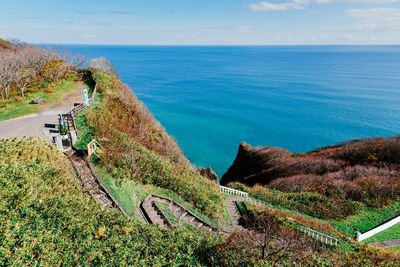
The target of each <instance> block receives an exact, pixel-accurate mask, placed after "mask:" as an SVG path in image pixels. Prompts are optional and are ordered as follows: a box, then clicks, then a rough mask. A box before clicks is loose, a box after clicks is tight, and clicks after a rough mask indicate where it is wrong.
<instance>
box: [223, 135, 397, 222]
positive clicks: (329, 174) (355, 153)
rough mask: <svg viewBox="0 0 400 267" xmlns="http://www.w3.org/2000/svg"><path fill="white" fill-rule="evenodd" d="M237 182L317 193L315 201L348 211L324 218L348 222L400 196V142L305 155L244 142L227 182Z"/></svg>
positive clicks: (348, 145)
mask: <svg viewBox="0 0 400 267" xmlns="http://www.w3.org/2000/svg"><path fill="white" fill-rule="evenodd" d="M231 182H240V183H242V184H244V185H248V186H253V185H255V184H258V187H257V188H258V189H260V190H263V189H261V188H262V187H264V188H266V189H270V190H278V191H279V192H283V193H284V194H286V193H290V194H292V193H299V194H302V193H306V192H313V193H315V195H314V196H313V198H314V200H315V201H317V199H320V201H322V202H324V203H325V202H326V203H328V201H330V202H331V203H336V206H337V207H339V206H342V209H341V210H334V207H331V208H332V209H331V212H330V213H329V214H327V213H325V212H324V213H325V214H324V215H323V216H322V217H324V216H325V217H331V218H334V217H346V216H348V215H350V214H354V213H356V212H357V207H356V206H357V205H358V203H363V204H365V205H367V206H371V207H383V206H386V205H387V204H388V203H391V201H395V200H397V198H398V197H400V186H399V184H400V137H398V136H397V137H393V138H386V139H385V138H370V139H363V140H352V141H348V142H344V143H341V144H338V145H332V146H328V147H323V148H317V149H315V150H313V151H311V152H308V153H302V154H290V153H289V152H288V151H285V150H282V149H279V148H271V147H264V148H252V147H251V146H250V145H247V144H245V143H242V144H241V145H240V147H239V152H238V155H237V157H236V159H235V161H234V162H233V164H232V166H231V167H230V168H229V170H228V172H227V173H226V174H224V176H223V177H222V179H221V183H222V184H228V183H231ZM260 186H262V187H260ZM269 192H271V191H269ZM299 196H300V195H299ZM286 197H289V195H288V196H286ZM293 197H294V195H292V196H291V198H293ZM303 197H304V196H303ZM307 197H311V196H307ZM282 201H283V200H282ZM315 201H314V204H315ZM351 201H354V202H351ZM300 202H301V201H300ZM300 202H298V203H300ZM322 202H321V203H322ZM345 202H346V203H347V204H345ZM349 203H352V204H351V208H350V206H348V204H349ZM310 204H312V201H311V202H310ZM346 207H347V208H346ZM333 210H334V212H333ZM310 212H312V211H310Z"/></svg>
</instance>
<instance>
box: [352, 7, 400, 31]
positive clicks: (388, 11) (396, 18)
mask: <svg viewBox="0 0 400 267" xmlns="http://www.w3.org/2000/svg"><path fill="white" fill-rule="evenodd" d="M346 15H347V16H349V17H353V18H357V19H359V22H358V23H357V24H354V25H353V27H354V29H358V30H360V31H371V30H399V29H400V9H398V8H370V9H349V10H346Z"/></svg>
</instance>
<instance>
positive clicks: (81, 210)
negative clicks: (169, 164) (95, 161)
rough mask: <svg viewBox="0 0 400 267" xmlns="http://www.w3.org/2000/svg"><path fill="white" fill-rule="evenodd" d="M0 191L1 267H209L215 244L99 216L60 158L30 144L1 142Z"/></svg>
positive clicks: (184, 232)
mask: <svg viewBox="0 0 400 267" xmlns="http://www.w3.org/2000/svg"><path fill="white" fill-rule="evenodd" d="M0 184H1V187H0V265H75V266H76V265H86V266H87V265H152V266H154V265H157V266H161V265H164V266H165V265H169V264H171V263H174V264H176V265H197V264H209V263H210V260H211V259H207V258H206V257H208V256H212V255H215V252H213V251H215V250H216V249H215V246H216V245H217V244H218V242H219V241H218V239H217V238H214V237H211V236H209V235H207V234H204V233H202V232H199V231H191V230H189V229H185V228H179V229H177V230H175V231H163V230H160V229H159V228H158V227H155V226H151V225H145V224H139V223H137V222H135V221H133V220H131V219H128V218H125V217H124V216H123V215H121V214H120V213H118V212H116V211H115V212H114V211H108V210H104V211H102V210H101V209H100V207H99V206H98V205H97V204H96V203H95V202H94V201H93V200H92V199H91V198H90V197H89V196H87V195H85V194H82V192H81V190H80V185H79V181H78V179H77V178H76V176H75V173H74V171H73V168H72V167H71V165H70V163H69V161H68V160H67V158H66V157H65V156H64V155H63V154H61V153H60V152H59V151H58V150H57V149H56V148H55V147H54V146H53V145H51V144H48V143H46V142H44V141H41V140H39V139H36V138H23V139H19V138H14V139H8V140H1V141H0ZM210 252H211V253H210ZM217 258H218V257H217V256H215V258H214V259H215V260H216V259H217ZM220 264H222V265H223V264H224V263H223V262H220Z"/></svg>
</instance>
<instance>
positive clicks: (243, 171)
mask: <svg viewBox="0 0 400 267" xmlns="http://www.w3.org/2000/svg"><path fill="white" fill-rule="evenodd" d="M291 155H292V153H290V152H289V151H287V150H284V149H282V148H276V147H269V146H266V147H261V146H260V147H252V146H251V145H249V144H247V143H245V142H242V143H241V144H240V146H239V151H238V154H237V156H236V159H235V161H234V162H233V164H232V166H231V167H230V168H229V170H228V171H227V172H226V173H225V174H224V175H223V176H222V178H221V181H220V183H221V184H222V185H226V184H228V183H230V182H236V181H238V182H241V183H245V184H248V185H253V184H255V183H259V182H262V183H265V182H266V181H260V179H261V180H263V179H264V178H265V177H263V175H262V173H263V170H268V169H270V168H272V167H275V166H277V165H279V164H281V163H284V162H286V161H288V160H289V158H290V157H291ZM260 175H261V176H260ZM246 178H251V179H247V180H246Z"/></svg>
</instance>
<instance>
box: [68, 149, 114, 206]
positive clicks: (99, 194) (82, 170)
mask: <svg viewBox="0 0 400 267" xmlns="http://www.w3.org/2000/svg"><path fill="white" fill-rule="evenodd" d="M81 153H82V152H80V151H74V150H71V151H68V152H67V153H66V154H67V156H68V158H69V159H70V161H71V162H72V164H73V166H74V168H75V171H76V173H77V174H78V177H79V180H80V181H81V189H82V192H84V193H87V194H89V195H90V196H92V197H93V198H94V199H95V200H96V202H98V203H99V204H100V205H101V208H102V209H106V208H107V209H116V208H118V206H117V205H116V204H115V202H114V200H113V199H112V197H111V196H110V195H109V194H108V193H107V192H106V191H105V189H104V188H103V187H102V186H101V185H100V183H99V181H98V178H97V177H96V174H95V173H94V171H93V170H92V168H91V167H90V166H89V164H88V163H87V162H86V161H85V160H84V158H83V157H84V155H82V154H81Z"/></svg>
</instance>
